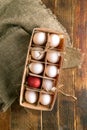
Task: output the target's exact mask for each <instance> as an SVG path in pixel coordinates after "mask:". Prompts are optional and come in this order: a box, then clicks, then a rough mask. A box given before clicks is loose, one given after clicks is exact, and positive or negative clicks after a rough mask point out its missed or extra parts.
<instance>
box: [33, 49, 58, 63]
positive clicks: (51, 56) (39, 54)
mask: <svg viewBox="0 0 87 130" xmlns="http://www.w3.org/2000/svg"><path fill="white" fill-rule="evenodd" d="M31 57H32V58H33V59H35V60H41V59H43V58H44V57H45V52H44V49H43V48H40V47H33V48H32V50H31ZM46 59H47V61H49V62H51V63H57V62H58V61H59V59H60V52H58V51H54V50H48V52H47V55H46Z"/></svg>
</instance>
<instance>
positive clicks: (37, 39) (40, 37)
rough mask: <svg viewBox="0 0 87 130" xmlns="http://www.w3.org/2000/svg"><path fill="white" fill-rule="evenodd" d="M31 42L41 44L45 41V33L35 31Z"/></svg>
mask: <svg viewBox="0 0 87 130" xmlns="http://www.w3.org/2000/svg"><path fill="white" fill-rule="evenodd" d="M33 42H34V43H35V44H38V45H43V44H44V43H45V42H46V33H45V32H37V33H35V34H34V36H33Z"/></svg>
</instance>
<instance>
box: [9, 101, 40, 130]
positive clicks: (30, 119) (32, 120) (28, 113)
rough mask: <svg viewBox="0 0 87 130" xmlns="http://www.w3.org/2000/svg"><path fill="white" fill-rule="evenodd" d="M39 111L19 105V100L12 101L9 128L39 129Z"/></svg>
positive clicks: (14, 129) (22, 129)
mask: <svg viewBox="0 0 87 130" xmlns="http://www.w3.org/2000/svg"><path fill="white" fill-rule="evenodd" d="M40 114H41V112H40V111H37V110H32V109H27V108H24V107H21V106H19V101H16V102H14V104H13V105H12V112H11V117H12V118H11V121H12V122H11V130H40V129H41V122H40V120H41V118H40Z"/></svg>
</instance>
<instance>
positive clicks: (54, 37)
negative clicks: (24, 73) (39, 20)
mask: <svg viewBox="0 0 87 130" xmlns="http://www.w3.org/2000/svg"><path fill="white" fill-rule="evenodd" d="M60 39H61V36H60V35H58V34H53V33H50V34H49V37H48V39H47V34H46V33H45V32H41V31H39V32H36V33H34V35H33V43H34V44H36V45H44V44H45V43H46V42H47V40H48V42H49V46H50V47H57V46H58V45H59V44H60Z"/></svg>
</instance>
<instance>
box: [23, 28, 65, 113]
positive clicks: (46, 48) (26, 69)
mask: <svg viewBox="0 0 87 130" xmlns="http://www.w3.org/2000/svg"><path fill="white" fill-rule="evenodd" d="M38 32H44V33H45V34H46V41H45V43H44V44H43V45H38V44H35V43H34V40H33V37H34V35H35V34H36V33H38ZM51 34H57V35H58V36H59V37H60V43H59V45H58V46H57V47H52V46H49V44H50V42H51V41H50V35H51ZM64 43H65V38H64V34H61V33H58V32H55V31H53V30H50V29H47V28H34V29H33V32H32V36H31V39H30V43H29V48H28V53H27V58H26V63H25V67H24V73H23V78H22V84H21V91H20V105H21V106H23V107H27V108H31V109H36V110H44V111H50V110H52V108H53V106H54V103H55V100H56V97H57V88H58V86H59V75H60V72H61V71H60V70H61V66H62V62H63V57H64V50H65V49H64ZM39 48H42V50H41V53H44V56H43V57H42V58H41V59H39V60H36V59H34V58H33V56H32V50H35V51H37V50H38V49H39ZM36 49H37V50H36ZM55 51H56V52H59V53H60V55H59V59H58V61H57V62H56V63H52V62H50V61H49V60H48V59H47V53H48V52H55ZM32 63H34V64H35V63H40V64H42V66H43V71H42V72H41V73H39V74H36V73H34V72H33V71H32V67H31V70H30V68H29V65H31V64H32ZM48 66H56V68H57V69H58V72H59V73H57V75H56V76H54V77H50V76H48V75H47V73H46V69H47V67H48ZM36 70H37V69H36ZM53 73H54V72H53ZM29 76H33V77H38V78H40V79H41V85H40V87H39V88H34V87H31V86H29V85H28V81H27V78H28V77H29ZM44 80H51V81H52V82H53V87H52V88H51V89H50V90H46V88H45V89H44V87H43V82H44ZM26 91H30V92H31V91H33V92H35V93H37V100H36V102H35V103H29V102H28V101H26V99H25V93H26ZM43 94H48V95H50V97H51V101H50V104H48V105H43V104H42V103H41V96H42V95H43Z"/></svg>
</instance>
